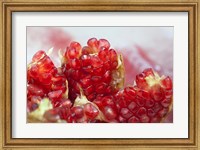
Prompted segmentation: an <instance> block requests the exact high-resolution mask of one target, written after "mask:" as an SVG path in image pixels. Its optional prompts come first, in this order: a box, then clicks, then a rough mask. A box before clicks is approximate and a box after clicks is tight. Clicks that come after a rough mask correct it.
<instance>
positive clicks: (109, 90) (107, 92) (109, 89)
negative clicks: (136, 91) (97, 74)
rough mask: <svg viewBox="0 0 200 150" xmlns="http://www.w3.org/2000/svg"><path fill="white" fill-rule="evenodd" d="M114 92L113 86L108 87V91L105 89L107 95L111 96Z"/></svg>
mask: <svg viewBox="0 0 200 150" xmlns="http://www.w3.org/2000/svg"><path fill="white" fill-rule="evenodd" d="M112 91H113V90H112V87H111V86H108V87H107V88H106V89H105V93H106V94H109V93H111V92H112Z"/></svg>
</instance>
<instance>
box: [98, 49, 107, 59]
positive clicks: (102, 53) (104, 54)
mask: <svg viewBox="0 0 200 150" xmlns="http://www.w3.org/2000/svg"><path fill="white" fill-rule="evenodd" d="M98 56H99V58H100V59H101V60H102V61H104V62H106V61H108V60H109V56H108V49H104V50H100V51H99V53H98Z"/></svg>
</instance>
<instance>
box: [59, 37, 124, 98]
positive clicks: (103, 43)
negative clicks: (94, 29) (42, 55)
mask: <svg viewBox="0 0 200 150" xmlns="http://www.w3.org/2000/svg"><path fill="white" fill-rule="evenodd" d="M62 64H63V65H62V68H63V72H64V73H65V75H66V77H67V79H68V82H69V98H70V99H71V100H75V99H76V97H77V96H78V95H79V94H80V88H81V89H83V93H84V95H86V97H87V99H88V100H89V101H93V100H94V99H96V97H98V96H99V95H100V96H105V95H110V94H112V93H115V92H117V91H118V89H120V88H122V87H123V82H124V70H123V61H122V56H121V55H118V54H117V52H116V51H115V50H114V49H112V48H110V43H109V42H108V41H107V40H105V39H100V40H97V39H96V38H91V39H89V40H88V42H87V46H85V47H83V48H82V47H81V45H80V44H79V43H78V42H72V43H71V44H70V45H69V46H68V47H67V49H66V52H65V53H64V55H63V59H62Z"/></svg>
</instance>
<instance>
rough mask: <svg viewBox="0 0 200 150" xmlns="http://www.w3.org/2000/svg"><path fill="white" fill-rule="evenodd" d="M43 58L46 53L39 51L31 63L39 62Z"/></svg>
mask: <svg viewBox="0 0 200 150" xmlns="http://www.w3.org/2000/svg"><path fill="white" fill-rule="evenodd" d="M44 56H46V53H45V52H44V51H43V50H40V51H38V52H37V53H35V55H34V56H33V58H32V61H33V62H36V61H38V60H40V59H41V58H43V57H44Z"/></svg>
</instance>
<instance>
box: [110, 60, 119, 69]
mask: <svg viewBox="0 0 200 150" xmlns="http://www.w3.org/2000/svg"><path fill="white" fill-rule="evenodd" d="M117 66H118V62H117V61H114V62H112V63H111V69H116V68H117Z"/></svg>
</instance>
